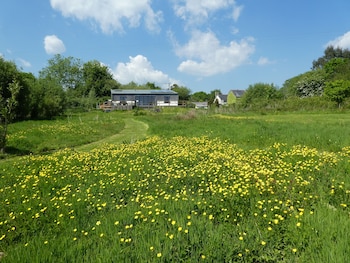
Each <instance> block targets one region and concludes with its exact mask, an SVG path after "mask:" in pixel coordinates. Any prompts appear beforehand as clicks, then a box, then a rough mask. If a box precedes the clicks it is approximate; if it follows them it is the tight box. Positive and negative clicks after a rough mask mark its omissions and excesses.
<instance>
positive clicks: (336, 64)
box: [324, 58, 350, 81]
mask: <svg viewBox="0 0 350 263" xmlns="http://www.w3.org/2000/svg"><path fill="white" fill-rule="evenodd" d="M324 69H325V72H326V77H327V81H333V80H350V74H349V73H350V58H346V59H345V58H333V59H331V60H329V61H328V62H327V63H326V64H325V65H324Z"/></svg>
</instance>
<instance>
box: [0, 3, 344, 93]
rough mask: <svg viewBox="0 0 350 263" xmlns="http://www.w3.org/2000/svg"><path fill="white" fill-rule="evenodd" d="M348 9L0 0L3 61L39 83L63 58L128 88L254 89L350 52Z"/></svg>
mask: <svg viewBox="0 0 350 263" xmlns="http://www.w3.org/2000/svg"><path fill="white" fill-rule="evenodd" d="M349 10H350V1H349V0H333V1H328V0H307V1H305V0H283V1H281V0H265V1H259V0H168V1H167V0H118V1H116V0H31V1H26V0H1V2H0V55H1V56H2V57H4V58H5V59H6V60H11V61H14V62H15V63H16V64H17V65H18V67H19V68H21V69H22V70H23V71H25V72H32V73H34V74H35V75H37V74H38V72H39V71H40V70H41V69H42V68H44V67H45V66H46V65H47V61H48V60H49V59H50V58H52V57H53V56H54V55H55V54H61V55H63V56H65V57H68V56H72V57H74V58H79V59H81V60H82V62H87V61H90V60H98V61H100V62H101V63H103V64H104V65H107V66H108V67H109V68H110V70H111V72H112V73H113V75H114V77H115V78H116V79H117V80H118V81H119V82H121V83H123V84H126V83H128V82H130V81H135V82H137V83H139V84H144V83H146V82H148V81H149V82H154V83H156V84H157V85H159V86H161V87H163V88H167V87H168V86H169V84H173V83H176V84H178V85H182V86H186V87H188V88H189V89H190V90H191V91H192V92H197V91H205V92H210V91H212V90H214V89H220V90H221V91H222V92H223V93H227V92H228V91H229V90H230V89H247V88H248V87H249V85H252V84H254V83H258V82H263V83H274V84H275V85H277V86H279V87H281V86H282V85H283V83H284V81H285V80H287V79H289V78H291V77H294V76H296V75H299V74H301V73H304V72H305V71H308V70H309V69H310V68H311V66H312V61H313V60H315V59H317V58H319V57H321V56H322V55H323V51H324V50H325V48H326V46H327V45H330V44H332V45H333V46H339V47H341V48H349V49H350V16H349V14H348V13H349Z"/></svg>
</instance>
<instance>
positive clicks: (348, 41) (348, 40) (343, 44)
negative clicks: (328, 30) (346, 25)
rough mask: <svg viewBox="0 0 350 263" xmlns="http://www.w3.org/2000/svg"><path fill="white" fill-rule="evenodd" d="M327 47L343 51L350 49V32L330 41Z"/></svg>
mask: <svg viewBox="0 0 350 263" xmlns="http://www.w3.org/2000/svg"><path fill="white" fill-rule="evenodd" d="M326 46H333V47H336V48H337V47H339V48H342V49H350V31H348V32H346V33H345V34H344V35H342V36H340V37H337V38H336V39H334V40H332V41H329V42H328V43H327V45H326Z"/></svg>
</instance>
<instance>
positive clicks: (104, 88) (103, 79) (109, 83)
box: [80, 60, 120, 98]
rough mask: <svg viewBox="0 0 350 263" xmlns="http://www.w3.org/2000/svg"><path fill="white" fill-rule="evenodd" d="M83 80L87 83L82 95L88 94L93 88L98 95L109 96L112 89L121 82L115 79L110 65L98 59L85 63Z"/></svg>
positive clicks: (100, 96) (99, 96)
mask: <svg viewBox="0 0 350 263" xmlns="http://www.w3.org/2000/svg"><path fill="white" fill-rule="evenodd" d="M83 80H84V84H85V85H84V86H83V88H82V92H81V94H80V95H81V96H86V95H88V94H89V93H90V92H91V90H92V89H93V90H94V92H95V95H96V97H98V98H102V97H108V96H110V94H111V93H110V91H111V89H116V88H118V87H119V86H120V84H119V83H118V82H117V81H116V80H115V79H113V75H112V73H111V72H110V71H109V69H108V67H107V66H104V65H102V64H101V63H100V62H98V61H96V60H93V61H89V62H87V63H85V64H84V66H83Z"/></svg>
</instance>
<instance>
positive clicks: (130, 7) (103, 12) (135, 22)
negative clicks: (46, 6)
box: [50, 0, 162, 34]
mask: <svg viewBox="0 0 350 263" xmlns="http://www.w3.org/2000/svg"><path fill="white" fill-rule="evenodd" d="M50 2H51V6H52V8H53V9H55V10H58V11H60V12H61V13H62V15H63V16H65V17H74V18H77V19H79V20H82V21H83V20H90V21H94V22H95V23H97V24H98V25H99V26H100V28H101V30H102V32H104V33H107V34H110V33H112V32H114V31H119V32H123V29H124V26H123V22H124V21H127V22H128V24H129V26H130V27H138V26H139V25H140V23H141V19H142V18H143V22H144V24H145V26H146V28H147V29H148V30H150V31H159V22H160V21H161V20H162V12H160V11H158V12H155V11H154V10H153V9H152V8H151V0H124V1H121V0H119V1H116V0H103V1H101V0H89V1H86V0H74V1H72V0H50Z"/></svg>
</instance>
